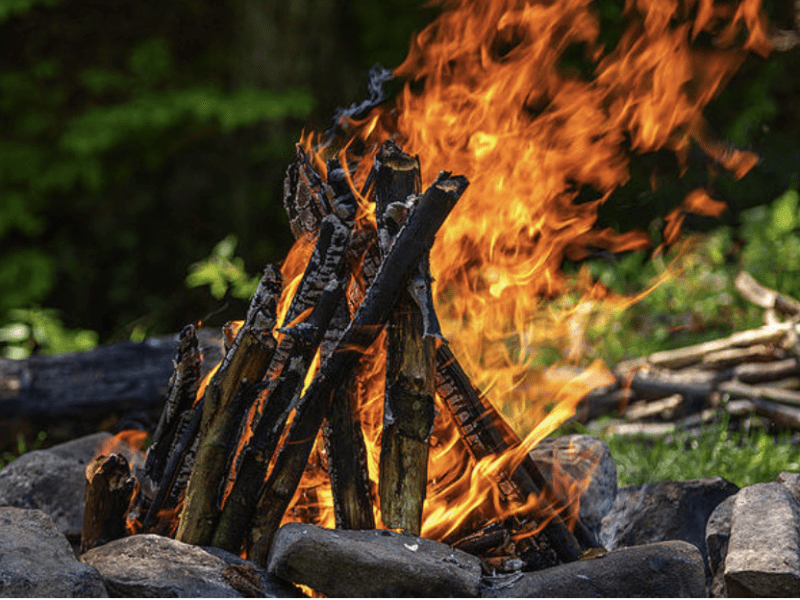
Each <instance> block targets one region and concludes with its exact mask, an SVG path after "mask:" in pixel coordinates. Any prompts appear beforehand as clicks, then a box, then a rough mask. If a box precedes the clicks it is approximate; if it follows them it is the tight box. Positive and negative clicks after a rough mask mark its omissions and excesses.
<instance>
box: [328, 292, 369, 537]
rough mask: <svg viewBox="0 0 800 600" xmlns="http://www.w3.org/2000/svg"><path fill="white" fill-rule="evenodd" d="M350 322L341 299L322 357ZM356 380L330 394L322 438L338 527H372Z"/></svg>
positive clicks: (356, 378)
mask: <svg viewBox="0 0 800 600" xmlns="http://www.w3.org/2000/svg"><path fill="white" fill-rule="evenodd" d="M349 322H350V311H349V310H348V308H347V303H346V302H343V303H342V304H341V305H340V306H339V310H338V311H337V314H336V315H335V317H334V323H335V324H334V325H333V326H332V327H331V329H330V331H329V332H328V333H329V334H330V335H328V336H326V338H327V339H326V340H325V341H324V342H323V344H322V347H321V349H320V353H321V357H322V360H325V359H326V358H327V357H328V356H330V354H331V352H333V351H334V349H335V346H336V340H337V339H338V337H339V332H343V331H344V329H345V328H346V327H347V324H348V323H349ZM358 392H359V381H358V377H357V376H356V374H355V372H353V373H351V374H350V375H349V376H348V378H347V380H346V381H345V382H344V385H341V386H339V387H338V388H337V389H336V390H335V391H334V393H333V399H332V400H331V405H330V410H329V411H328V415H327V416H326V418H325V423H324V426H323V437H324V439H325V449H326V451H327V453H328V474H329V475H330V480H331V491H332V493H333V510H334V518H335V520H336V527H337V528H338V529H375V515H374V514H373V511H372V495H371V492H370V481H369V471H368V467H367V448H366V445H365V443H364V434H363V432H362V430H361V420H360V418H359V415H358V412H357V409H358Z"/></svg>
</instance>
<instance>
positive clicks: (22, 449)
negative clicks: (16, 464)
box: [0, 431, 47, 469]
mask: <svg viewBox="0 0 800 600" xmlns="http://www.w3.org/2000/svg"><path fill="white" fill-rule="evenodd" d="M46 438H47V434H46V433H45V432H44V431H40V432H39V433H38V434H37V435H36V438H35V439H34V440H33V441H32V442H31V443H30V444H29V443H28V442H27V441H26V440H25V436H23V435H22V434H21V433H18V434H17V447H16V449H15V450H14V451H6V452H2V453H0V469H2V468H3V467H5V466H6V465H7V464H8V463H10V462H12V461H13V460H16V459H17V458H19V457H20V456H22V455H23V454H25V453H26V452H30V451H31V450H39V449H40V448H42V446H43V445H44V441H45V439H46Z"/></svg>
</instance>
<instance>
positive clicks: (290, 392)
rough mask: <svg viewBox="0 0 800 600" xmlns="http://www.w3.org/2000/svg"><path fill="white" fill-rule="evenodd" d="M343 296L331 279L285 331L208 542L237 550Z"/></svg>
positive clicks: (341, 287) (339, 285) (342, 291)
mask: <svg viewBox="0 0 800 600" xmlns="http://www.w3.org/2000/svg"><path fill="white" fill-rule="evenodd" d="M343 300H344V282H343V281H332V282H331V283H330V284H329V285H328V286H327V287H326V288H325V290H324V291H323V294H322V295H321V296H320V298H319V302H318V303H317V306H316V307H315V308H314V310H313V312H312V313H311V315H309V317H308V319H306V321H304V322H302V323H300V324H298V325H296V326H295V327H294V328H293V330H294V331H292V330H286V331H284V333H286V334H287V337H288V338H289V339H293V340H294V341H293V342H292V343H293V347H292V350H291V351H290V353H289V359H288V360H287V362H286V365H285V366H284V369H283V371H282V372H281V374H280V376H279V377H278V379H277V380H276V384H275V385H274V387H272V389H270V390H269V392H268V394H269V395H268V397H267V401H266V403H265V406H264V409H263V412H262V415H261V417H260V418H259V420H258V423H257V424H256V426H255V428H254V429H253V436H252V437H251V439H250V441H249V442H248V444H247V445H246V446H245V448H244V449H243V451H242V454H241V459H240V461H239V466H238V469H237V472H236V480H235V481H234V484H233V487H232V488H231V491H230V494H228V498H227V499H226V501H225V506H224V507H223V509H222V514H221V517H220V519H219V524H217V525H216V530H215V531H214V535H213V537H212V539H211V545H212V546H216V547H218V548H224V549H226V550H229V551H231V552H236V553H238V552H239V550H240V548H241V546H242V542H243V540H244V536H245V534H246V533H247V526H248V524H249V523H250V520H251V519H252V517H253V513H254V511H255V507H256V501H257V499H258V493H259V490H260V489H261V487H262V485H263V482H264V477H265V476H266V474H267V469H268V467H269V463H270V460H271V459H272V456H273V454H274V453H275V449H276V448H277V446H278V442H279V441H280V437H281V433H282V432H283V430H284V428H285V425H286V421H287V419H288V417H289V413H290V412H291V409H292V407H293V400H294V399H295V397H296V395H297V394H299V390H300V388H301V387H302V385H303V379H304V377H305V374H306V372H307V370H308V367H309V365H310V363H311V360H312V359H313V357H314V353H315V352H316V349H317V346H319V343H320V341H321V339H322V334H323V332H324V331H325V328H326V327H327V325H328V322H329V321H330V320H331V317H332V315H333V313H334V310H335V309H336V307H337V306H338V305H339V304H340V303H341V301H343ZM285 339H286V338H285Z"/></svg>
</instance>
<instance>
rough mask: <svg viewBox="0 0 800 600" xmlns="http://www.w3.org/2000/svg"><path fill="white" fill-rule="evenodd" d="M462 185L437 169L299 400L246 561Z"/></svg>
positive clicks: (265, 538) (272, 527)
mask: <svg viewBox="0 0 800 600" xmlns="http://www.w3.org/2000/svg"><path fill="white" fill-rule="evenodd" d="M467 184H468V182H467V180H466V179H465V178H464V177H451V176H450V174H449V173H447V172H442V173H440V174H439V176H438V177H437V178H436V181H435V182H434V183H433V184H432V185H431V186H430V187H429V188H428V190H427V191H426V192H425V193H424V194H423V195H422V196H421V197H420V199H419V202H418V204H417V206H416V207H415V209H414V211H413V212H412V213H411V215H410V216H409V218H408V220H407V221H406V223H405V225H404V226H403V228H402V229H401V230H400V232H399V233H398V235H397V238H396V239H395V242H394V244H393V245H392V248H391V250H390V251H389V253H388V254H387V255H386V258H385V259H384V261H383V263H382V264H381V268H380V270H379V271H378V274H377V275H376V277H375V281H374V282H373V284H372V285H371V286H370V287H369V289H368V290H367V294H366V296H365V298H364V301H363V302H362V303H361V306H360V307H359V309H358V311H357V312H356V314H355V316H354V317H353V320H352V321H351V322H350V324H349V325H348V327H347V329H346V330H345V332H344V333H343V334H342V337H341V339H340V340H339V343H338V344H337V346H336V350H334V352H333V353H332V354H331V355H330V356H329V357H328V360H327V361H325V363H324V364H323V365H322V368H321V369H320V372H319V373H318V374H317V375H316V377H315V378H314V380H313V381H312V383H311V385H310V386H309V388H308V390H307V391H306V393H305V394H304V395H303V397H302V398H301V399H300V401H299V403H298V406H297V412H296V413H295V418H294V421H293V422H292V426H291V429H290V431H289V435H288V438H287V442H286V444H285V445H284V446H283V447H282V448H281V451H280V453H279V454H278V457H277V459H276V463H275V467H274V469H273V471H272V473H271V474H270V476H269V479H268V480H267V482H266V483H265V486H264V490H263V492H262V494H261V496H260V499H259V503H258V508H257V511H256V516H255V519H254V522H253V527H252V529H251V532H250V546H249V548H248V556H249V558H250V559H251V560H254V561H255V562H257V563H259V564H262V565H263V564H266V560H267V555H268V553H269V549H270V546H271V545H272V538H273V536H274V534H275V531H276V530H277V529H278V526H279V525H280V522H281V519H282V518H283V515H284V513H285V512H286V509H287V508H288V506H289V503H290V502H291V500H292V497H293V495H294V492H295V490H296V489H297V485H298V483H299V482H300V478H301V477H302V475H303V471H304V469H305V465H306V463H307V462H308V457H309V455H310V454H311V450H312V448H313V446H314V440H315V438H316V435H317V432H318V431H319V428H320V425H321V424H322V419H323V417H324V414H325V412H326V409H327V407H328V405H329V403H330V401H331V396H332V395H333V391H334V390H335V389H336V388H337V387H338V386H339V385H340V384H341V382H342V381H343V380H344V379H345V378H346V376H347V374H348V373H349V371H350V370H351V369H352V368H353V367H354V366H355V364H356V363H357V362H358V361H359V359H360V358H361V356H362V355H363V353H364V352H365V351H366V349H367V348H369V346H370V345H371V344H372V343H373V342H374V341H375V340H376V339H377V337H378V335H379V334H380V331H381V329H382V328H383V324H384V323H385V322H386V319H387V318H388V317H389V314H390V312H391V310H392V308H393V307H394V304H395V302H396V300H397V298H398V297H399V296H400V292H401V291H402V290H403V288H404V287H405V286H406V285H407V283H408V281H409V280H410V279H411V276H412V275H413V272H414V270H415V269H416V267H417V264H418V263H419V261H420V259H421V258H422V256H423V255H424V253H425V252H426V251H427V250H428V249H429V248H430V246H431V245H432V244H433V239H434V236H435V235H436V231H438V229H439V227H441V225H442V223H443V222H444V220H445V218H446V217H447V215H448V214H449V213H450V211H451V210H452V208H453V206H455V203H456V201H457V200H458V198H459V197H460V196H461V194H462V193H463V192H464V189H465V188H466V187H467Z"/></svg>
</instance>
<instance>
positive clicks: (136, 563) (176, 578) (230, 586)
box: [80, 534, 300, 598]
mask: <svg viewBox="0 0 800 600" xmlns="http://www.w3.org/2000/svg"><path fill="white" fill-rule="evenodd" d="M80 560H81V561H82V562H84V563H86V564H87V565H91V566H92V567H94V568H96V569H97V570H98V571H99V572H100V574H101V575H102V577H103V580H104V581H105V584H106V587H107V588H108V590H109V592H110V593H111V595H112V596H115V597H121V598H126V597H140V598H163V597H173V598H174V597H177V598H193V597H194V598H246V597H266V598H293V597H298V596H300V594H299V592H298V590H297V588H295V587H294V586H291V585H288V584H286V583H284V582H281V581H279V580H277V579H275V578H274V577H272V576H270V575H268V574H267V572H266V571H264V570H263V569H261V568H259V567H257V566H256V565H254V564H253V563H250V562H247V561H244V560H242V559H241V558H239V557H238V556H234V555H233V554H230V553H229V552H225V551H222V550H218V549H216V550H214V551H213V552H209V551H208V549H204V548H200V547H199V546H192V545H190V544H184V543H183V542H179V541H177V540H173V539H171V538H167V537H163V536H160V535H153V534H142V535H133V536H130V537H126V538H122V539H119V540H115V541H113V542H109V543H108V544H105V545H103V546H98V547H97V548H92V549H91V550H89V551H88V552H86V553H84V554H83V555H82V556H81V558H80Z"/></svg>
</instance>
